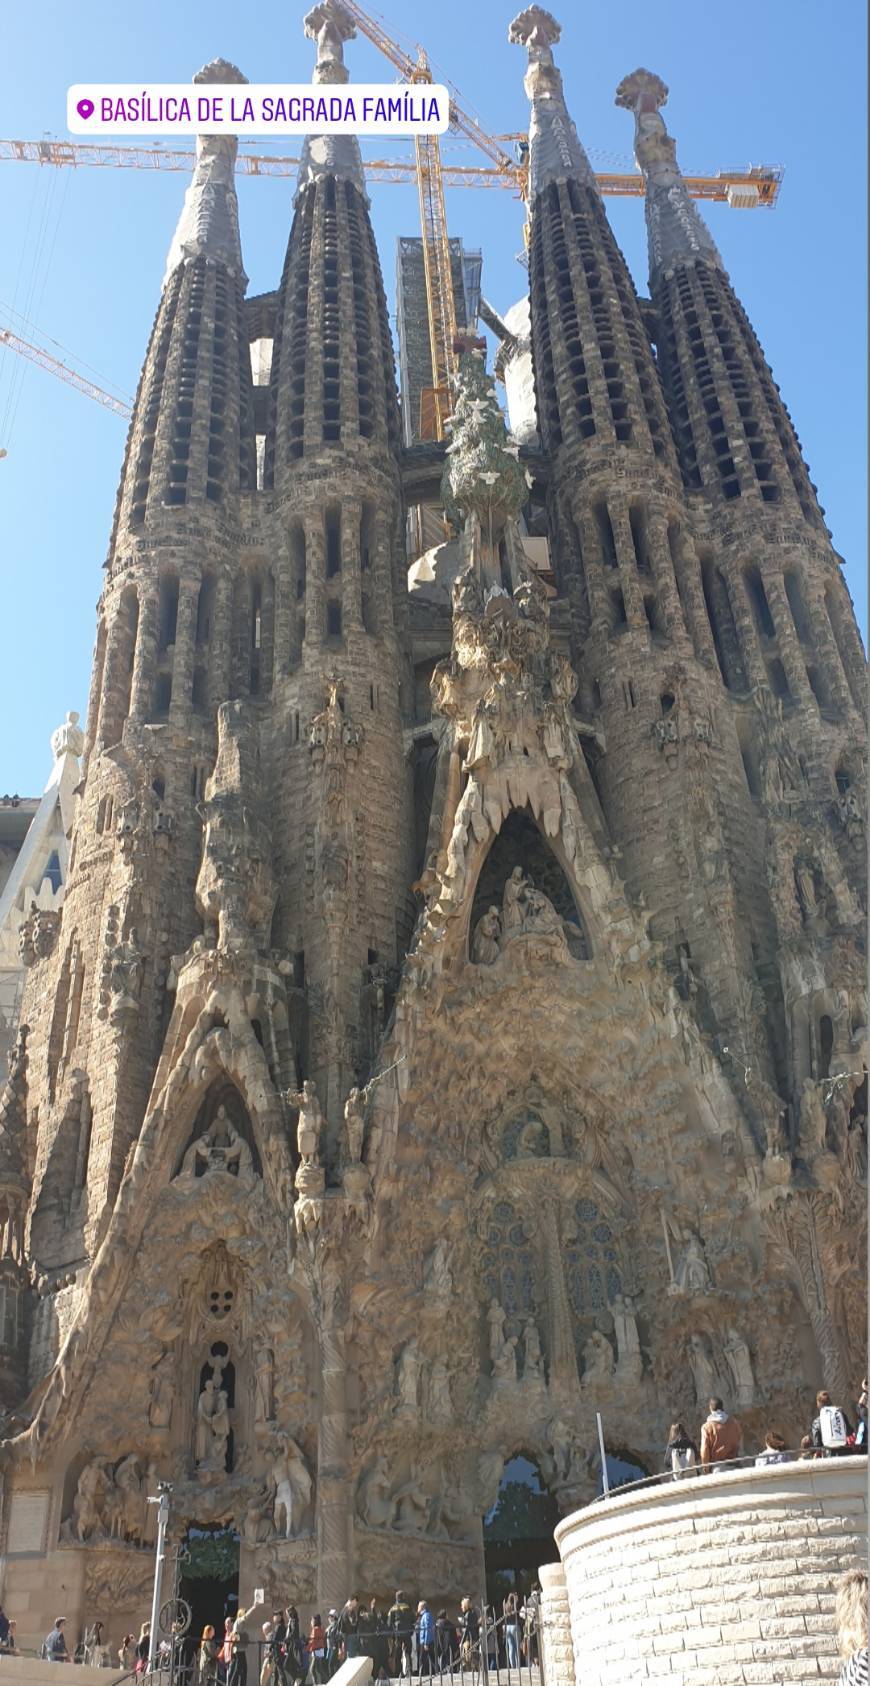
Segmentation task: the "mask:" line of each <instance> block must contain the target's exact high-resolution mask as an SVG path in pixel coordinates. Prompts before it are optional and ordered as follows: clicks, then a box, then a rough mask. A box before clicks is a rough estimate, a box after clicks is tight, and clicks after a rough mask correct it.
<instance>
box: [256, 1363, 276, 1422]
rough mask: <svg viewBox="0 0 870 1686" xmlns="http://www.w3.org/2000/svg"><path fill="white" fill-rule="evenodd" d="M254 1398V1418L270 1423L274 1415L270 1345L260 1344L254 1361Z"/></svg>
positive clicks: (273, 1372) (273, 1368)
mask: <svg viewBox="0 0 870 1686" xmlns="http://www.w3.org/2000/svg"><path fill="white" fill-rule="evenodd" d="M254 1373H255V1378H256V1390H257V1391H256V1399H255V1403H254V1419H255V1421H256V1422H258V1423H271V1422H273V1421H274V1417H275V1354H274V1352H273V1351H272V1348H271V1347H270V1346H261V1347H260V1349H259V1351H258V1352H257V1355H256V1358H255V1361H254Z"/></svg>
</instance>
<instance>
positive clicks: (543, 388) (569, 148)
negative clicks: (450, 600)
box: [509, 6, 676, 475]
mask: <svg viewBox="0 0 870 1686" xmlns="http://www.w3.org/2000/svg"><path fill="white" fill-rule="evenodd" d="M559 35H560V29H559V25H558V23H557V22H556V20H555V18H553V17H551V15H550V13H549V12H545V11H544V10H543V8H542V7H540V6H530V7H528V8H527V10H526V11H524V12H521V13H520V14H519V16H518V17H516V18H515V19H514V21H513V23H512V24H511V26H510V31H509V39H510V40H511V41H512V42H513V43H514V44H515V45H517V46H524V47H525V48H526V49H527V51H528V55H529V68H528V71H527V73H526V78H525V88H526V92H527V94H528V96H529V98H530V100H531V102H532V112H531V123H530V129H529V153H530V160H529V169H530V200H531V211H532V237H531V249H530V254H529V279H530V295H531V312H532V358H533V363H534V369H535V386H536V390H537V400H538V417H539V420H540V426H541V435H542V439H543V443H544V447H545V449H546V450H549V451H552V452H554V453H555V455H556V467H557V469H558V467H559V464H560V463H561V462H562V461H564V462H565V464H566V466H567V463H568V460H569V458H570V461H571V472H572V473H574V471H575V470H576V467H577V460H576V459H577V457H578V453H579V454H582V458H583V462H584V467H585V468H586V469H587V471H588V472H590V473H591V472H592V471H593V470H594V469H595V468H596V467H599V466H600V467H601V468H605V467H608V468H612V467H613V465H614V463H615V461H616V460H617V459H619V461H620V463H622V462H623V461H632V462H634V463H636V462H637V461H638V459H639V458H643V459H646V460H647V461H649V460H651V459H653V458H656V459H658V460H659V461H661V463H662V464H663V466H665V467H666V468H667V469H669V470H670V472H671V475H673V474H674V473H675V470H676V464H675V461H674V456H673V442H672V440H671V436H670V429H669V427H668V421H667V415H666V412H665V406H664V403H663V400H662V394H661V391H660V389H659V382H658V375H657V372H656V366H655V361H654V359H653V356H652V352H651V349H650V344H649V339H648V337H647V332H646V328H645V326H644V322H643V319H642V317H641V312H640V306H639V304H638V300H637V295H636V293H635V290H634V284H633V282H632V279H631V275H630V274H629V271H628V267H627V265H626V262H625V259H624V257H623V256H622V253H621V252H620V250H619V247H618V245H617V243H616V240H615V239H614V236H613V231H612V229H611V227H610V224H609V223H608V221H607V217H606V216H605V214H604V208H603V206H602V203H601V195H600V193H599V191H598V186H597V183H596V180H595V176H594V174H593V171H592V168H591V165H590V163H589V160H588V158H587V157H586V154H585V152H584V151H583V148H582V146H581V144H580V141H579V140H578V138H577V131H576V129H575V128H574V124H573V123H572V121H571V119H570V117H569V115H568V112H567V109H566V106H565V99H564V94H563V91H562V78H561V76H560V74H559V71H558V70H557V69H556V66H555V65H554V63H553V54H552V44H553V43H554V42H555V41H557V40H558V39H559ZM614 448H615V450H614Z"/></svg>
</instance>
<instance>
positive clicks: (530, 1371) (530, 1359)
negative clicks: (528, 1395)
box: [523, 1317, 544, 1381]
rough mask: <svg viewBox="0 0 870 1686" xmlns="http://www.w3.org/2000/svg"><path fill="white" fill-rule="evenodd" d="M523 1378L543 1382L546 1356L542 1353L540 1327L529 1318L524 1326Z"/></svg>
mask: <svg viewBox="0 0 870 1686" xmlns="http://www.w3.org/2000/svg"><path fill="white" fill-rule="evenodd" d="M523 1356H524V1365H523V1378H524V1380H526V1381H543V1379H544V1356H543V1353H542V1352H541V1337H540V1335H539V1334H538V1325H537V1323H536V1322H535V1320H534V1318H533V1317H527V1318H526V1321H525V1324H524V1325H523Z"/></svg>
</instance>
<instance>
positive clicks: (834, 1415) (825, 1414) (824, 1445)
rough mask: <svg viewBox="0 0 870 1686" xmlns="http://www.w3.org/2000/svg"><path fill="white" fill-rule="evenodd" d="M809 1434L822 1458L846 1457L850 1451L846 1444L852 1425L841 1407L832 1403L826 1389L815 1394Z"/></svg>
mask: <svg viewBox="0 0 870 1686" xmlns="http://www.w3.org/2000/svg"><path fill="white" fill-rule="evenodd" d="M810 1433H811V1437H812V1442H813V1445H814V1446H815V1447H817V1448H818V1450H819V1451H820V1452H821V1454H822V1456H823V1457H824V1458H842V1457H844V1456H845V1457H848V1455H849V1453H850V1452H851V1450H852V1448H851V1446H849V1445H848V1444H847V1442H848V1439H849V1435H850V1434H851V1433H852V1424H851V1423H850V1421H849V1419H848V1417H847V1416H846V1413H845V1411H844V1410H843V1409H842V1407H841V1406H840V1405H834V1404H833V1403H832V1400H831V1395H830V1394H829V1393H828V1390H827V1388H822V1390H821V1392H820V1393H817V1394H816V1416H815V1418H814V1419H813V1426H812V1429H811V1431H810Z"/></svg>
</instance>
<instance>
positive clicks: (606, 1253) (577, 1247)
mask: <svg viewBox="0 0 870 1686" xmlns="http://www.w3.org/2000/svg"><path fill="white" fill-rule="evenodd" d="M564 1241H565V1278H566V1281H567V1284H568V1294H569V1297H570V1300H571V1304H572V1306H573V1308H574V1314H575V1317H576V1319H577V1320H578V1322H580V1321H582V1320H583V1319H585V1320H586V1322H587V1325H588V1321H589V1318H590V1317H596V1316H597V1315H598V1314H599V1313H600V1312H602V1311H604V1309H605V1307H606V1306H607V1305H608V1304H609V1303H610V1301H612V1300H615V1299H616V1298H617V1297H618V1295H620V1294H621V1293H622V1277H621V1275H620V1271H619V1255H618V1253H617V1251H616V1240H615V1237H614V1234H613V1230H612V1229H611V1227H610V1224H609V1223H608V1222H607V1219H606V1218H605V1217H603V1216H602V1214H601V1212H600V1211H599V1209H598V1207H597V1205H596V1203H595V1201H594V1200H589V1199H587V1198H583V1199H581V1200H576V1201H575V1202H574V1205H573V1207H572V1208H571V1212H570V1217H569V1219H568V1221H567V1223H566V1224H565V1234H564Z"/></svg>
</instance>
